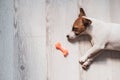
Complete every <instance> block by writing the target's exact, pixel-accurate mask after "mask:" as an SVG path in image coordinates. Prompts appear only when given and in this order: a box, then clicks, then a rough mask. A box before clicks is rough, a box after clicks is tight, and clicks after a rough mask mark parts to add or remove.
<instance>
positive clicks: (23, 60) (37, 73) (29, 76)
mask: <svg viewBox="0 0 120 80" xmlns="http://www.w3.org/2000/svg"><path fill="white" fill-rule="evenodd" d="M14 11H15V14H14V15H15V17H14V20H15V21H14V32H15V34H14V52H15V54H14V63H15V80H46V79H47V63H46V37H45V36H46V27H45V1H44V0H14Z"/></svg>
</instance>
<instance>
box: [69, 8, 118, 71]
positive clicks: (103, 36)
mask: <svg viewBox="0 0 120 80" xmlns="http://www.w3.org/2000/svg"><path fill="white" fill-rule="evenodd" d="M82 33H85V34H88V35H90V36H91V37H92V39H91V43H92V45H93V46H92V48H90V49H89V50H88V51H87V52H86V53H85V55H84V56H83V57H81V58H80V60H79V62H80V64H81V65H82V67H83V68H84V69H86V68H87V67H88V66H89V65H90V64H91V62H92V61H93V60H94V58H95V57H96V55H98V53H97V52H99V51H100V50H102V49H109V50H117V51H120V36H119V34H120V24H115V23H106V22H104V21H100V20H96V19H94V18H89V17H86V14H85V12H84V10H83V8H80V15H79V17H78V18H77V19H76V20H75V22H74V24H73V28H72V31H71V32H70V34H68V35H67V38H68V39H75V38H76V37H77V36H78V35H80V34H82ZM106 44H107V46H106Z"/></svg>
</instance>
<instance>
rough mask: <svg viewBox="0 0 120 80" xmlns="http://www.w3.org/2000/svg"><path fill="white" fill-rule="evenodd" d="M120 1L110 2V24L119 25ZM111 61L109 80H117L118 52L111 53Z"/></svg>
mask: <svg viewBox="0 0 120 80" xmlns="http://www.w3.org/2000/svg"><path fill="white" fill-rule="evenodd" d="M119 3H120V1H119V0H114V1H112V0H110V5H111V6H110V16H111V22H114V23H119V24H120V18H119V14H120V10H119V7H120V5H119ZM111 60H112V63H111V64H112V65H111V68H112V70H111V80H115V79H117V80H119V79H120V76H119V72H120V70H119V68H120V52H112V56H111Z"/></svg>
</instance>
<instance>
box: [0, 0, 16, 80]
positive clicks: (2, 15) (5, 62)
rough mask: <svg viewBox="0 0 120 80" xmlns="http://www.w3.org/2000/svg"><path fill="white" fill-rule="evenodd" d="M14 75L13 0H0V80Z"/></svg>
mask: <svg viewBox="0 0 120 80" xmlns="http://www.w3.org/2000/svg"><path fill="white" fill-rule="evenodd" d="M13 77H14V66H13V1H12V0H0V80H14V79H13Z"/></svg>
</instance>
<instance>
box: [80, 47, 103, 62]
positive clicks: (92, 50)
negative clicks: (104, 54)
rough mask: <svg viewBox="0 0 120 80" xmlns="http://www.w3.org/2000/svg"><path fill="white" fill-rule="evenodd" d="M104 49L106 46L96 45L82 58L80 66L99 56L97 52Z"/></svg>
mask: <svg viewBox="0 0 120 80" xmlns="http://www.w3.org/2000/svg"><path fill="white" fill-rule="evenodd" d="M103 48H104V46H98V45H94V46H93V47H92V48H90V49H89V50H88V51H87V53H86V54H85V55H84V56H83V57H81V58H80V60H79V62H80V64H83V63H84V62H85V61H86V60H87V59H88V58H92V57H94V56H95V55H96V54H97V52H98V51H100V50H101V49H103Z"/></svg>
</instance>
